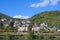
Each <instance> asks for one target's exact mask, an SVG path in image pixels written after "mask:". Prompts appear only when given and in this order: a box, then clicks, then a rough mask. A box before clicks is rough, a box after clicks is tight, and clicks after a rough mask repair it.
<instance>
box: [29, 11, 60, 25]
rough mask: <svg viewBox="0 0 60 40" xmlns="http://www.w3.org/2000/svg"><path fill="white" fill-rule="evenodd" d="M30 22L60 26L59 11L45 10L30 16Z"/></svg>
mask: <svg viewBox="0 0 60 40" xmlns="http://www.w3.org/2000/svg"><path fill="white" fill-rule="evenodd" d="M30 20H31V21H32V22H38V23H41V22H45V23H47V24H48V25H50V26H60V11H46V12H42V13H38V14H36V15H34V16H33V17H31V18H30Z"/></svg>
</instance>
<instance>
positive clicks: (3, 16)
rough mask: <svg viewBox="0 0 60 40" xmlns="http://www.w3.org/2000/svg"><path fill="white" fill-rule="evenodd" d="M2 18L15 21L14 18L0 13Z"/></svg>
mask: <svg viewBox="0 0 60 40" xmlns="http://www.w3.org/2000/svg"><path fill="white" fill-rule="evenodd" d="M0 18H6V19H13V18H12V17H10V16H8V15H5V14H3V13H0Z"/></svg>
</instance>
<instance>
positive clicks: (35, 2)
mask: <svg viewBox="0 0 60 40" xmlns="http://www.w3.org/2000/svg"><path fill="white" fill-rule="evenodd" d="M51 10H60V0H0V12H1V13H4V14H6V15H9V16H11V17H14V18H16V17H17V18H24V17H25V18H28V17H31V16H33V15H35V14H37V13H39V12H44V11H51Z"/></svg>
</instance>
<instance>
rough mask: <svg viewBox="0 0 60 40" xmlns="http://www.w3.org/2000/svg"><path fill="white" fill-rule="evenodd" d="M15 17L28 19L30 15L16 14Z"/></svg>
mask: <svg viewBox="0 0 60 40" xmlns="http://www.w3.org/2000/svg"><path fill="white" fill-rule="evenodd" d="M13 18H20V19H28V18H29V16H23V15H16V16H14V17H13Z"/></svg>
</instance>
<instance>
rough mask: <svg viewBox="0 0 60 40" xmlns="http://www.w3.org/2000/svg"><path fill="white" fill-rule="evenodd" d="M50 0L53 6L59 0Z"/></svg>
mask: <svg viewBox="0 0 60 40" xmlns="http://www.w3.org/2000/svg"><path fill="white" fill-rule="evenodd" d="M50 1H51V5H53V6H55V5H56V4H57V3H58V2H59V0H50Z"/></svg>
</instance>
